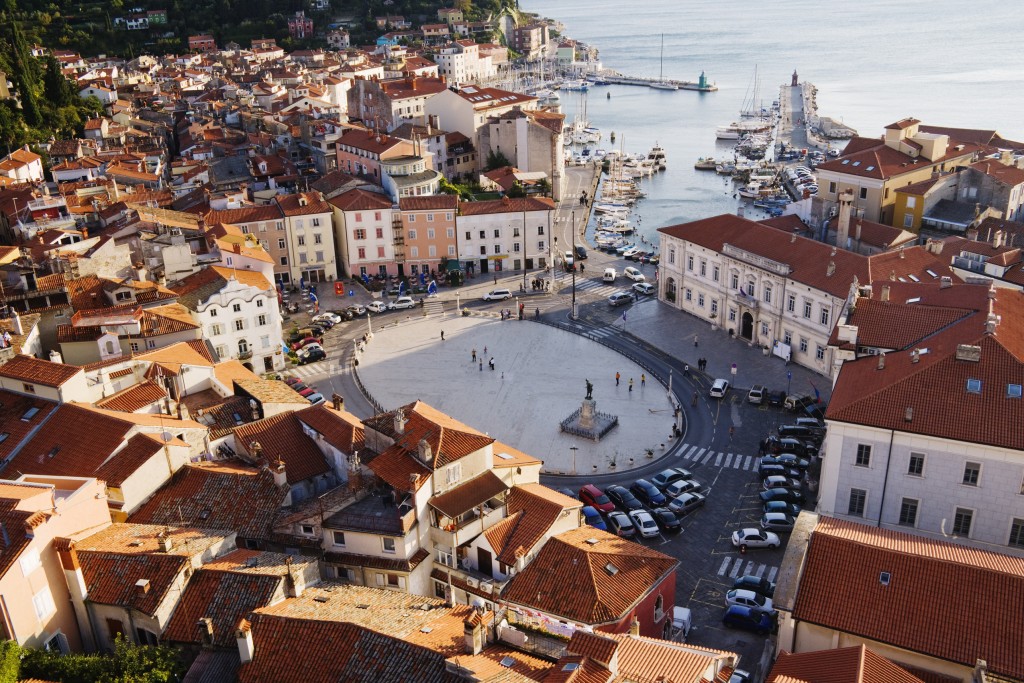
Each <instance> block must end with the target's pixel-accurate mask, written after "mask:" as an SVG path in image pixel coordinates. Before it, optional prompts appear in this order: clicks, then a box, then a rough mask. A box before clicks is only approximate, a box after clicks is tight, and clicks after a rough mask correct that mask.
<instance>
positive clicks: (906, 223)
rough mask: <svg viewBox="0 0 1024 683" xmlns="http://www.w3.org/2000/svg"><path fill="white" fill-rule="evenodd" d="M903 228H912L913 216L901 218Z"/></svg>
mask: <svg viewBox="0 0 1024 683" xmlns="http://www.w3.org/2000/svg"><path fill="white" fill-rule="evenodd" d="M903 227H904V228H912V227H914V214H912V213H908V214H904V216H903Z"/></svg>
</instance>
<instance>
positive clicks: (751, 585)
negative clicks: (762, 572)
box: [732, 574, 775, 598]
mask: <svg viewBox="0 0 1024 683" xmlns="http://www.w3.org/2000/svg"><path fill="white" fill-rule="evenodd" d="M732 587H733V588H741V589H743V590H748V591H754V592H755V593H759V594H761V595H763V596H764V597H766V598H770V597H772V596H774V595H775V584H774V583H772V582H771V581H769V580H768V579H766V578H764V577H763V576H754V575H753V574H746V575H744V576H741V577H739V578H738V579H736V580H735V581H733V583H732Z"/></svg>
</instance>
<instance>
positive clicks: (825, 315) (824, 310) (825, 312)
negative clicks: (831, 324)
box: [818, 306, 831, 325]
mask: <svg viewBox="0 0 1024 683" xmlns="http://www.w3.org/2000/svg"><path fill="white" fill-rule="evenodd" d="M830 317H831V311H830V310H829V309H828V307H826V306H822V307H821V315H820V316H819V317H818V322H820V323H821V324H822V325H828V321H829V319H830Z"/></svg>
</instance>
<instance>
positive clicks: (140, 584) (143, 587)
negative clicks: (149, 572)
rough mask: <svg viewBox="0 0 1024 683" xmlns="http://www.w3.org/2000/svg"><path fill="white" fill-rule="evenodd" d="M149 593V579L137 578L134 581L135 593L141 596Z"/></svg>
mask: <svg viewBox="0 0 1024 683" xmlns="http://www.w3.org/2000/svg"><path fill="white" fill-rule="evenodd" d="M147 593H149V579H139V580H138V581H136V582H135V594H136V595H137V596H138V597H140V598H141V597H142V596H144V595H146V594H147Z"/></svg>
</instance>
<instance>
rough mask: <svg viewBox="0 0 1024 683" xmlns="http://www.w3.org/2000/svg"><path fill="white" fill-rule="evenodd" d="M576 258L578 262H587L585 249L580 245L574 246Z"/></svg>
mask: <svg viewBox="0 0 1024 683" xmlns="http://www.w3.org/2000/svg"><path fill="white" fill-rule="evenodd" d="M576 258H577V259H578V260H580V261H586V260H587V248H586V247H584V246H583V245H582V244H577V245H576Z"/></svg>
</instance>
